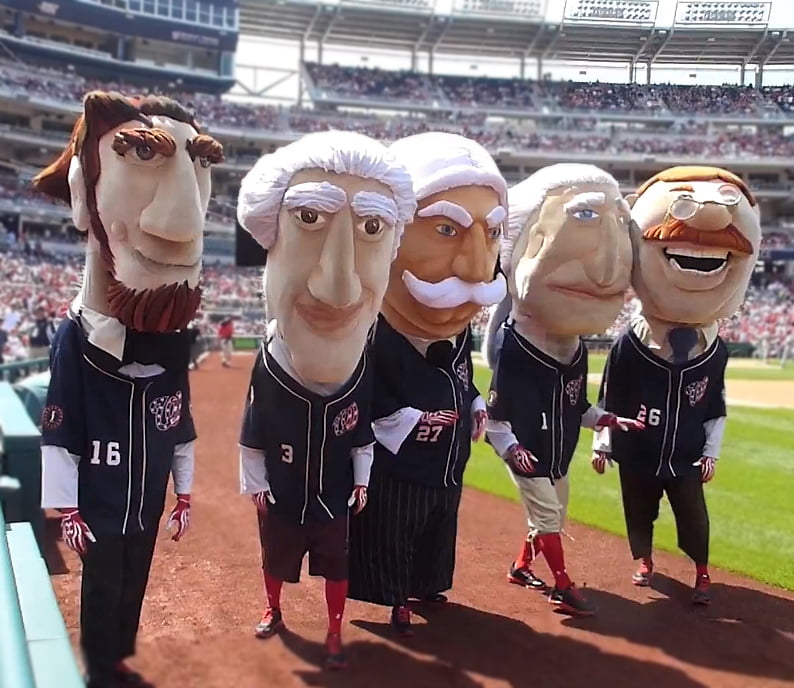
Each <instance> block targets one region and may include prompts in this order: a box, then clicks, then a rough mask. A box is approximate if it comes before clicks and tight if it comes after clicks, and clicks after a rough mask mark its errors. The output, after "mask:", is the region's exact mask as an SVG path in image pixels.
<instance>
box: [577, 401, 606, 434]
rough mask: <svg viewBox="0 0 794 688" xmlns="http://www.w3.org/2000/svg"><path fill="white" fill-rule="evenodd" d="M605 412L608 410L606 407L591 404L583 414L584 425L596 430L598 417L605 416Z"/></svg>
mask: <svg viewBox="0 0 794 688" xmlns="http://www.w3.org/2000/svg"><path fill="white" fill-rule="evenodd" d="M605 413H606V411H604V409H602V408H599V407H598V406H591V407H590V408H589V409H587V411H585V412H584V413H583V414H582V427H583V428H590V429H591V430H594V429H595V426H596V423H597V422H598V419H599V418H601V416H603V415H604V414H605Z"/></svg>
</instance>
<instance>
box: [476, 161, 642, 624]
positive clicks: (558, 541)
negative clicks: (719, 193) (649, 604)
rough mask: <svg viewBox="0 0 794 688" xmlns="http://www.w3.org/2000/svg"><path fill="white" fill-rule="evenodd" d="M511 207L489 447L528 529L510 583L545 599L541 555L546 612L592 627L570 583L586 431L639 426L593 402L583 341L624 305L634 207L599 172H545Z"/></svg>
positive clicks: (493, 323) (497, 315)
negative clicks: (567, 551) (570, 533)
mask: <svg viewBox="0 0 794 688" xmlns="http://www.w3.org/2000/svg"><path fill="white" fill-rule="evenodd" d="M508 198H509V202H510V216H509V220H508V227H507V232H506V234H505V235H504V236H503V238H502V249H501V265H502V269H503V270H504V271H505V274H506V275H507V277H508V288H509V295H508V297H507V298H506V299H505V301H503V302H502V303H501V304H500V306H499V308H497V309H496V311H495V312H494V313H493V314H492V316H491V319H490V321H489V325H488V338H487V341H486V347H485V348H486V355H487V358H488V363H489V365H490V366H491V368H492V369H493V370H494V375H493V380H492V382H491V389H490V392H489V395H488V426H487V435H488V442H489V443H490V444H491V445H492V446H493V447H494V449H495V451H496V453H497V454H498V455H499V456H500V457H501V458H502V459H503V460H504V461H505V463H506V464H507V467H508V468H509V470H510V475H511V477H512V479H513V481H514V482H515V484H516V486H517V487H518V490H519V494H520V496H521V502H522V503H523V505H524V510H525V511H526V516H527V525H528V527H529V532H528V534H527V537H526V538H525V540H524V541H523V542H522V543H521V550H520V552H519V555H518V557H517V558H516V560H515V562H514V563H513V564H512V565H511V567H510V571H509V573H508V581H509V582H511V583H515V584H516V585H522V586H525V587H527V588H532V589H537V590H545V589H546V585H545V583H544V582H543V581H542V580H541V579H540V578H538V577H537V576H536V575H535V573H534V570H533V560H534V558H535V557H536V555H537V554H538V553H542V554H543V555H544V557H545V558H546V561H547V563H548V565H549V568H550V569H551V572H552V574H553V576H554V587H553V589H552V590H551V592H550V594H549V601H550V602H551V603H552V604H554V605H555V606H556V608H557V609H559V610H560V611H564V612H566V613H569V614H576V615H581V616H589V615H592V614H593V613H595V607H594V606H593V605H592V604H591V603H590V602H589V601H588V600H586V599H585V597H584V596H583V595H582V594H581V592H580V591H579V590H578V589H577V588H575V587H574V584H573V582H572V581H571V579H570V577H569V576H568V573H567V571H566V569H565V559H564V555H563V547H562V537H561V533H562V530H563V525H564V522H565V515H566V511H567V508H568V490H569V487H568V467H569V465H570V462H571V459H572V457H573V452H574V450H575V448H576V444H577V441H578V440H579V428H580V426H585V427H589V428H595V427H604V426H610V427H619V428H621V429H622V430H628V429H640V427H641V424H639V423H637V422H636V421H631V420H627V419H625V418H619V417H617V416H615V415H613V414H610V413H607V412H605V411H603V410H602V409H600V408H598V407H595V406H591V405H590V404H589V403H588V401H587V349H586V348H585V346H584V344H583V343H582V340H581V335H587V334H594V333H599V332H603V331H605V330H606V329H607V328H608V327H609V326H610V325H611V324H612V323H613V322H614V321H615V318H616V317H617V315H618V313H619V312H620V309H621V307H622V306H623V295H624V292H625V291H626V289H627V288H628V285H629V277H630V275H631V242H630V239H629V222H630V217H629V207H628V204H627V203H626V201H624V200H623V197H622V196H621V194H620V190H619V188H618V183H617V182H616V181H615V179H614V178H613V177H612V176H610V175H609V174H608V173H606V172H604V171H603V170H600V169H599V168H597V167H593V166H592V165H577V164H560V165H552V166H550V167H544V168H542V169H540V170H538V171H537V172H536V173H535V174H533V175H532V176H530V177H529V178H527V179H526V180H524V181H523V182H521V183H520V184H517V185H516V186H513V187H511V189H510V191H509V194H508ZM505 318H507V320H506V322H505Z"/></svg>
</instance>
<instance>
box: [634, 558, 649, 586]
mask: <svg viewBox="0 0 794 688" xmlns="http://www.w3.org/2000/svg"><path fill="white" fill-rule="evenodd" d="M652 576H653V560H651V558H650V557H643V559H642V561H641V562H640V568H638V569H637V571H636V572H635V573H634V575H633V576H632V577H631V582H632V583H634V585H636V586H638V587H640V588H647V587H648V586H649V585H650V584H651V577H652Z"/></svg>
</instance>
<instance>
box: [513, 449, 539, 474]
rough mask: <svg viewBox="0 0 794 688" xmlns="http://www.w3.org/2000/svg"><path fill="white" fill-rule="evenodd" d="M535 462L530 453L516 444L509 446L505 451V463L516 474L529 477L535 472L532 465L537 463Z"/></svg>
mask: <svg viewBox="0 0 794 688" xmlns="http://www.w3.org/2000/svg"><path fill="white" fill-rule="evenodd" d="M537 461H538V460H537V459H536V458H535V457H534V456H532V452H529V451H527V450H526V449H524V447H522V446H521V445H520V444H518V443H516V444H513V445H511V447H510V448H509V449H508V450H507V462H508V463H509V464H510V466H511V467H512V468H513V470H514V471H515V472H516V473H519V474H521V473H523V474H529V475H531V474H532V473H534V472H535V466H534V465H533V464H535V463H537Z"/></svg>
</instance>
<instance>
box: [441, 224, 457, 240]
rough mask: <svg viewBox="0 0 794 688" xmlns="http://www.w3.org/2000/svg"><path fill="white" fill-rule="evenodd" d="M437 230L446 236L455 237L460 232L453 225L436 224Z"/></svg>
mask: <svg viewBox="0 0 794 688" xmlns="http://www.w3.org/2000/svg"><path fill="white" fill-rule="evenodd" d="M436 231H437V232H438V233H439V234H443V235H444V236H448V237H453V236H455V235H456V234H457V233H458V230H456V229H455V228H454V227H453V226H452V225H436Z"/></svg>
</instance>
